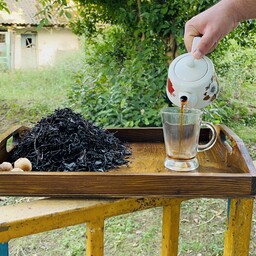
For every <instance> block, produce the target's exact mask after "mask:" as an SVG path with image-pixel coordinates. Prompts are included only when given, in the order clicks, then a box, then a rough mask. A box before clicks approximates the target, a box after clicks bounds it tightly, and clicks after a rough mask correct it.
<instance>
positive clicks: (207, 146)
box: [197, 122, 218, 152]
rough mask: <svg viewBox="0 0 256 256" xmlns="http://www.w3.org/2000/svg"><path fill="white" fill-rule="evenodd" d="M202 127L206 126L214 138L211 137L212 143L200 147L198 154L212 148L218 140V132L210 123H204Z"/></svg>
mask: <svg viewBox="0 0 256 256" xmlns="http://www.w3.org/2000/svg"><path fill="white" fill-rule="evenodd" d="M202 126H206V127H208V128H209V129H210V131H211V133H212V137H211V139H210V141H209V142H207V143H206V144H203V145H198V149H197V152H202V151H205V150H208V149H210V148H212V147H213V145H214V144H215V142H216V140H217V138H218V133H217V130H216V128H215V126H214V125H213V124H211V123H208V122H202V124H201V127H202Z"/></svg>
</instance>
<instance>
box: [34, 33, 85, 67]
mask: <svg viewBox="0 0 256 256" xmlns="http://www.w3.org/2000/svg"><path fill="white" fill-rule="evenodd" d="M79 46H80V42H79V39H78V37H77V36H76V35H74V34H73V33H72V32H71V31H70V30H69V29H65V28H57V29H49V30H45V29H44V30H42V31H40V33H38V65H39V66H45V65H52V64H53V63H54V61H55V60H56V58H57V54H58V53H59V52H62V53H65V52H70V51H76V50H78V49H79Z"/></svg>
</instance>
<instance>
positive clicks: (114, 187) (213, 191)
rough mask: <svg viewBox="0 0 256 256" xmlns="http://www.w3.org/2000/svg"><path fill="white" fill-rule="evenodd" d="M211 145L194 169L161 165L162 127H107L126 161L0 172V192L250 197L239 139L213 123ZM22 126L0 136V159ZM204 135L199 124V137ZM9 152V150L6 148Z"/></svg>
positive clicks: (248, 165) (253, 183) (255, 175)
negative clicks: (91, 168) (101, 169)
mask: <svg viewBox="0 0 256 256" xmlns="http://www.w3.org/2000/svg"><path fill="white" fill-rule="evenodd" d="M216 128H217V130H218V140H217V142H216V144H215V145H214V147H213V148H212V149H210V150H208V151H205V152H202V153H199V154H198V160H199V164H200V167H199V168H198V170H196V171H193V172H185V173H181V172H174V171H169V170H167V169H165V168H164V165H163V163H164V159H165V147H164V143H163V132H162V128H132V129H128V128H119V129H109V130H110V131H111V132H115V135H116V136H117V137H119V138H120V139H121V140H123V141H127V142H129V144H130V146H131V150H132V155H131V157H130V159H129V161H130V163H129V165H128V166H122V167H120V168H116V169H113V170H111V171H109V172H105V173H94V172H24V173H11V172H0V195H6V196H7V195H8V196H57V197H66V196H68V197H85V196H86V197H142V196H158V197H251V196H253V195H255V194H256V170H255V167H254V165H253V162H252V160H251V157H250V155H249V153H248V151H247V149H246V147H245V145H244V143H243V142H242V140H241V139H240V138H238V136H237V135H236V134H234V133H233V132H232V131H231V130H230V129H229V128H228V127H226V126H224V125H220V126H216ZM26 129H27V128H25V127H13V128H12V129H10V130H8V131H7V132H6V133H4V134H2V135H1V137H0V162H3V161H6V160H8V157H9V156H10V153H11V150H10V145H9V144H10V140H11V141H12V145H13V146H15V144H16V143H17V141H18V140H19V139H20V138H21V137H22V134H23V132H24V131H25V130H26ZM207 136H209V130H207V129H204V130H202V132H201V134H200V140H205V138H206V137H207ZM8 151H9V152H8Z"/></svg>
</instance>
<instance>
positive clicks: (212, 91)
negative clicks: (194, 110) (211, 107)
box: [203, 75, 219, 102]
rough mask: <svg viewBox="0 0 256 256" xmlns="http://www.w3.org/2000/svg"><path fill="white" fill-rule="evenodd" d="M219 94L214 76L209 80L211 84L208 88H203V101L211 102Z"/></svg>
mask: <svg viewBox="0 0 256 256" xmlns="http://www.w3.org/2000/svg"><path fill="white" fill-rule="evenodd" d="M218 93H219V86H218V81H217V77H216V75H213V76H212V78H211V82H210V84H209V85H208V86H206V87H205V92H204V98H203V100H205V101H208V100H210V101H211V102H212V101H214V100H215V99H216V98H217V95H218Z"/></svg>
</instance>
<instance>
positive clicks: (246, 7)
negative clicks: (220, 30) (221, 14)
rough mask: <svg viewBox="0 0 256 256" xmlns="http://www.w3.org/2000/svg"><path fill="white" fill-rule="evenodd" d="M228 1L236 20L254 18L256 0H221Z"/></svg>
mask: <svg viewBox="0 0 256 256" xmlns="http://www.w3.org/2000/svg"><path fill="white" fill-rule="evenodd" d="M222 1H223V2H230V4H231V5H232V9H233V10H234V14H235V18H236V21H237V22H240V21H243V20H247V19H254V18H256V0H222Z"/></svg>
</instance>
